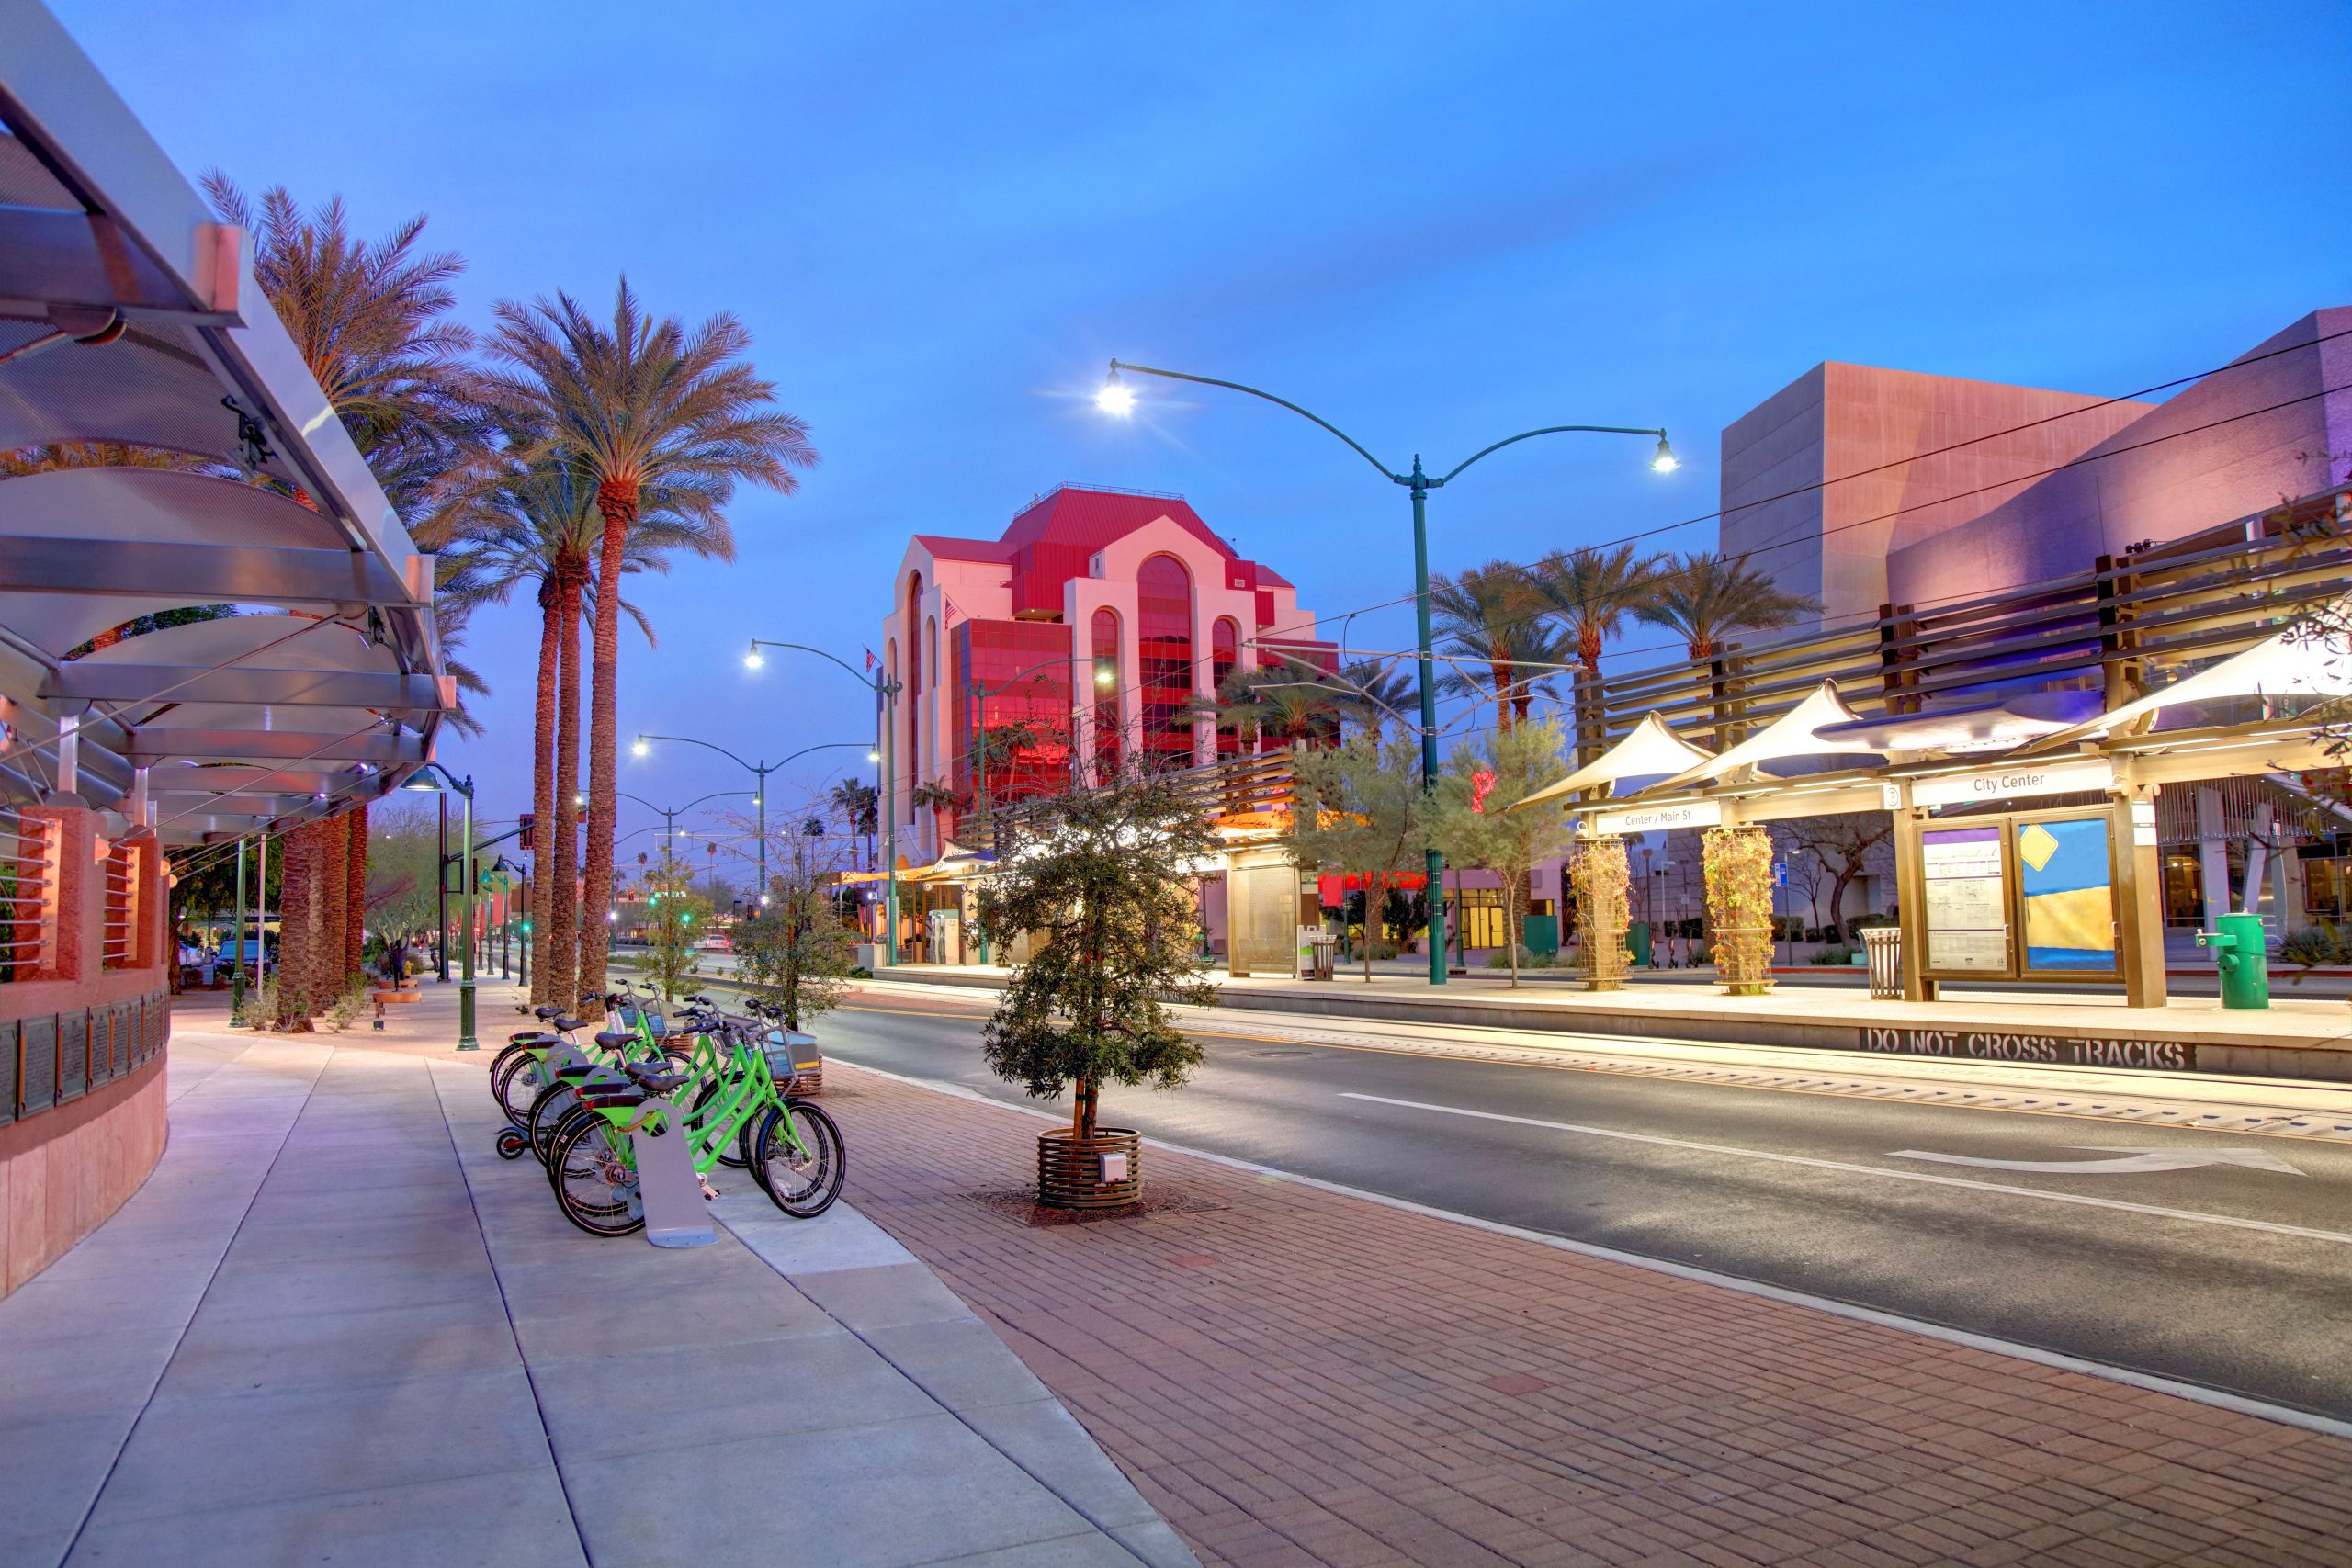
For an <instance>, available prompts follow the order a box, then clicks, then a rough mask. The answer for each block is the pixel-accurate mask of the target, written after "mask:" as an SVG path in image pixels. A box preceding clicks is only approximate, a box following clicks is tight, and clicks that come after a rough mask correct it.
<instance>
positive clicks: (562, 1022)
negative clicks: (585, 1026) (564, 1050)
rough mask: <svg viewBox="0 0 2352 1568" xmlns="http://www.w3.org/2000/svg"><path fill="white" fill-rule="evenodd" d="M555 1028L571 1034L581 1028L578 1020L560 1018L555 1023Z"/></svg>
mask: <svg viewBox="0 0 2352 1568" xmlns="http://www.w3.org/2000/svg"><path fill="white" fill-rule="evenodd" d="M555 1026H556V1027H557V1028H558V1029H560V1030H562V1031H563V1032H565V1033H566V1034H569V1033H571V1032H572V1031H573V1030H575V1029H577V1028H579V1027H580V1021H579V1020H578V1019H576V1018H559V1019H557V1020H556V1021H555Z"/></svg>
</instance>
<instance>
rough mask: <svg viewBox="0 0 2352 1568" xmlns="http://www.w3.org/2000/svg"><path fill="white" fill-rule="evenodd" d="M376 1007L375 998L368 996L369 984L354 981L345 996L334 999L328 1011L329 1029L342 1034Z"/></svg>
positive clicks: (363, 981) (345, 991)
mask: <svg viewBox="0 0 2352 1568" xmlns="http://www.w3.org/2000/svg"><path fill="white" fill-rule="evenodd" d="M374 1005H375V998H373V997H370V996H369V995H368V982H367V981H365V980H354V981H353V982H352V983H351V984H350V985H349V986H348V987H345V990H344V993H343V995H341V996H339V997H337V998H335V999H334V1006H332V1007H330V1008H328V1009H327V1013H326V1018H327V1027H328V1028H329V1029H331V1030H333V1031H334V1032H335V1033H337V1034H341V1033H342V1032H344V1031H345V1030H347V1029H349V1028H350V1027H351V1026H352V1025H353V1024H355V1023H356V1022H358V1021H359V1020H360V1017H361V1015H362V1014H364V1013H366V1012H367V1011H368V1009H369V1008H370V1007H372V1006H374Z"/></svg>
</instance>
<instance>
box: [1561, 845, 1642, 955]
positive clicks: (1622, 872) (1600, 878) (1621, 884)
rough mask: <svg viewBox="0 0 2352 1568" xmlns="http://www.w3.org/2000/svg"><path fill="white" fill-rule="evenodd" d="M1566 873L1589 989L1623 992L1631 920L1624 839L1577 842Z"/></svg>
mask: <svg viewBox="0 0 2352 1568" xmlns="http://www.w3.org/2000/svg"><path fill="white" fill-rule="evenodd" d="M1567 870H1568V887H1569V890H1570V891H1571V892H1573V893H1574V894H1575V895H1576V900H1577V930H1578V931H1581V932H1583V935H1584V941H1583V943H1582V945H1581V948H1580V949H1579V951H1580V952H1581V953H1582V958H1581V960H1580V962H1579V964H1578V967H1580V968H1581V969H1583V971H1584V979H1585V987H1586V988H1587V989H1589V990H1594V991H1615V990H1621V989H1623V987H1624V984H1625V971H1626V968H1627V967H1628V961H1627V958H1626V953H1625V927H1626V925H1627V924H1628V923H1629V922H1630V920H1631V919H1632V900H1631V899H1630V898H1629V897H1628V896H1627V890H1628V884H1629V883H1630V882H1631V881H1632V876H1631V874H1629V873H1628V871H1627V870H1626V865H1625V840H1623V839H1619V838H1594V839H1587V838H1579V839H1578V840H1577V841H1576V845H1575V847H1574V848H1573V849H1572V850H1571V851H1570V852H1569V854H1568V868H1567Z"/></svg>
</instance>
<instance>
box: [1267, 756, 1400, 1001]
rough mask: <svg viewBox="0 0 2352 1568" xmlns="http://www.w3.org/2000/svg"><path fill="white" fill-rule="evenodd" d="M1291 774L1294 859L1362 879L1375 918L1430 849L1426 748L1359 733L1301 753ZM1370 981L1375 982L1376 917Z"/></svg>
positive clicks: (1368, 957)
mask: <svg viewBox="0 0 2352 1568" xmlns="http://www.w3.org/2000/svg"><path fill="white" fill-rule="evenodd" d="M1292 769H1293V773H1294V780H1295V782H1294V784H1293V791H1294V798H1293V801H1292V806H1291V829H1290V849H1291V855H1292V858H1294V859H1295V861H1297V863H1298V864H1299V866H1300V867H1301V868H1302V869H1306V870H1312V869H1316V868H1318V867H1322V866H1335V867H1337V868H1338V869H1339V870H1340V871H1342V872H1344V873H1346V874H1349V875H1351V876H1354V877H1358V878H1360V879H1362V881H1363V885H1364V908H1365V910H1366V912H1367V914H1376V912H1377V911H1379V910H1381V909H1382V908H1385V906H1386V903H1387V894H1388V890H1389V887H1390V886H1392V885H1393V884H1394V883H1395V882H1396V880H1397V878H1398V877H1399V876H1400V875H1402V874H1405V873H1407V872H1409V871H1413V870H1416V869H1418V868H1419V867H1420V866H1421V865H1422V864H1423V863H1424V857H1425V856H1426V855H1427V854H1428V852H1429V845H1430V797H1429V795H1428V794H1427V793H1426V792H1425V791H1424V790H1423V789H1422V788H1421V754H1420V747H1419V743H1418V742H1416V741H1412V740H1408V739H1406V738H1404V737H1403V736H1398V737H1397V739H1393V740H1388V741H1385V742H1384V741H1383V740H1382V739H1380V738H1379V737H1377V736H1374V735H1372V734H1369V733H1365V734H1358V735H1354V736H1351V737H1350V738H1349V739H1347V740H1346V741H1345V742H1344V743H1343V744H1341V745H1339V746H1336V747H1330V748H1317V749H1309V748H1305V747H1301V748H1296V749H1295V750H1293V752H1292ZM1363 977H1364V980H1365V982H1366V983H1367V984H1369V983H1370V982H1371V980H1372V931H1371V921H1370V920H1369V919H1368V920H1367V921H1366V930H1365V932H1364V943H1363Z"/></svg>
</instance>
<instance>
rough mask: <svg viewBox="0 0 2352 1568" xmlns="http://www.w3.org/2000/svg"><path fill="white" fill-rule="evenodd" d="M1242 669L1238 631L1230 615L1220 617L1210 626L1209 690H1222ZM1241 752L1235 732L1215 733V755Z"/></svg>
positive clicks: (1239, 633)
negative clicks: (1228, 677)
mask: <svg viewBox="0 0 2352 1568" xmlns="http://www.w3.org/2000/svg"><path fill="white" fill-rule="evenodd" d="M1240 667H1241V628H1240V627H1239V626H1236V625H1234V623H1233V617H1232V616H1230V615H1219V616H1218V617H1217V618H1216V621H1215V622H1214V623H1212V624H1211V626H1209V689H1210V690H1211V691H1213V692H1222V691H1224V690H1225V681H1226V677H1227V676H1228V675H1230V674H1232V673H1233V672H1234V671H1236V670H1238V669H1239V668H1240ZM1240 750H1241V732H1240V731H1239V730H1238V729H1219V730H1218V731H1217V732H1216V751H1217V755H1218V756H1220V757H1231V756H1235V755H1238V753H1239V752H1240Z"/></svg>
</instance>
